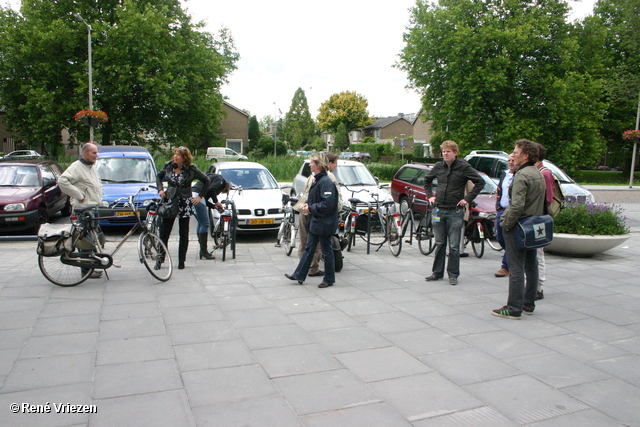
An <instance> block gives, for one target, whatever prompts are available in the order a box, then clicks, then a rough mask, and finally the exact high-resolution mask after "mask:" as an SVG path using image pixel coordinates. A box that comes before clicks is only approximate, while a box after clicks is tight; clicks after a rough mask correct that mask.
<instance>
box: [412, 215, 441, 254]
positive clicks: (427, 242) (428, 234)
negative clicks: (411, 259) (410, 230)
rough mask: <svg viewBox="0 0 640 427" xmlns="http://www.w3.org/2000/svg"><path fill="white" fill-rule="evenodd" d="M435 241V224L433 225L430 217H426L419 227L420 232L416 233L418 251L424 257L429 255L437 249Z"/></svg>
mask: <svg viewBox="0 0 640 427" xmlns="http://www.w3.org/2000/svg"><path fill="white" fill-rule="evenodd" d="M433 239H434V237H433V224H431V221H430V219H429V216H427V215H425V217H424V218H423V219H422V221H421V222H420V225H419V226H418V231H416V240H418V249H420V253H422V255H429V254H430V253H431V252H433V250H434V249H435V248H436V245H435V244H434V242H433Z"/></svg>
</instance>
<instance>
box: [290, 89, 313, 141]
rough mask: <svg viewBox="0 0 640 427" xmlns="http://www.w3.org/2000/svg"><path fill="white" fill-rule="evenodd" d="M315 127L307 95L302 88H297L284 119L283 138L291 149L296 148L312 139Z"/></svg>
mask: <svg viewBox="0 0 640 427" xmlns="http://www.w3.org/2000/svg"><path fill="white" fill-rule="evenodd" d="M315 128H316V126H315V123H314V122H313V119H312V118H311V113H309V104H308V102H307V96H306V95H305V93H304V90H302V89H301V88H298V90H296V93H295V94H294V95H293V99H292V101H291V108H289V112H288V113H287V114H286V116H285V119H284V139H285V140H286V141H288V142H289V145H290V147H291V148H292V149H294V150H296V149H298V148H299V147H303V146H304V145H306V144H307V143H309V142H310V141H312V140H313V136H314V134H315Z"/></svg>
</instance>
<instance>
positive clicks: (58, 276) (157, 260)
mask: <svg viewBox="0 0 640 427" xmlns="http://www.w3.org/2000/svg"><path fill="white" fill-rule="evenodd" d="M142 191H149V188H148V187H142V188H140V190H138V191H137V192H136V193H135V194H133V195H131V196H129V197H121V198H119V199H117V200H115V201H114V204H117V203H122V202H126V203H128V206H129V207H131V208H132V209H133V215H130V216H131V217H135V218H136V220H137V221H136V223H135V225H134V226H133V227H132V228H131V230H129V232H128V233H127V234H126V235H125V236H124V237H123V238H122V240H121V241H120V243H118V245H117V246H116V248H115V249H114V250H113V252H111V253H110V254H107V253H103V252H102V251H103V250H104V249H103V245H104V235H102V237H101V236H100V234H101V231H100V228H99V226H97V225H96V224H97V223H98V221H99V220H101V219H108V218H107V217H94V216H93V212H92V211H93V210H94V208H84V209H82V208H80V209H78V208H76V209H75V211H74V214H73V215H72V216H71V224H72V230H73V231H72V234H71V237H70V239H72V246H71V247H72V249H71V251H69V252H67V251H65V252H64V253H62V254H61V255H59V256H46V255H38V267H39V268H40V271H41V272H42V274H43V276H44V277H45V278H46V279H47V280H49V281H50V282H51V283H53V284H55V285H58V286H63V287H69V286H76V285H79V284H80V283H82V282H84V281H85V280H87V279H88V278H89V276H91V274H92V273H93V271H94V270H105V275H106V270H107V269H108V268H110V267H112V266H115V267H116V268H120V266H119V265H115V264H114V263H113V256H114V255H115V254H116V252H118V250H120V248H121V247H122V245H124V243H125V242H126V241H127V240H129V237H131V236H132V235H133V233H135V232H136V231H137V230H140V237H139V238H138V257H139V260H140V263H141V264H144V266H145V267H146V268H147V270H148V271H149V273H150V274H151V275H152V276H153V277H154V278H156V279H157V280H159V281H161V282H166V281H167V280H169V279H170V278H171V274H172V272H173V265H172V262H171V255H170V254H169V251H168V250H167V247H166V245H165V244H164V243H163V242H162V240H160V237H158V235H157V234H155V233H152V232H151V231H150V228H151V229H152V228H153V225H151V226H150V224H153V221H154V217H155V216H154V215H153V214H152V215H151V218H148V219H147V221H146V222H145V224H143V223H142V220H141V219H140V215H139V213H138V209H137V206H136V204H135V203H134V200H135V197H136V196H137V195H138V194H140V193H141V192H142ZM125 206H126V205H125ZM154 213H155V212H154ZM147 217H149V215H147ZM156 267H157V268H156ZM108 277H109V276H108V275H107V278H108Z"/></svg>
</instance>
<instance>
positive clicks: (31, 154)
mask: <svg viewBox="0 0 640 427" xmlns="http://www.w3.org/2000/svg"><path fill="white" fill-rule="evenodd" d="M41 157H42V156H41V155H40V153H38V152H37V151H33V150H18V151H12V152H11V153H9V154H7V155H5V156H2V157H0V160H3V161H9V160H37V159H40V158H41Z"/></svg>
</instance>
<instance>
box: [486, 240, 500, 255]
mask: <svg viewBox="0 0 640 427" xmlns="http://www.w3.org/2000/svg"><path fill="white" fill-rule="evenodd" d="M484 240H486V241H487V244H488V245H489V247H490V248H491V249H493V250H494V251H498V252H500V251H501V250H502V246H500V243H498V241H497V240H491V239H489V238H487V239H484Z"/></svg>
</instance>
